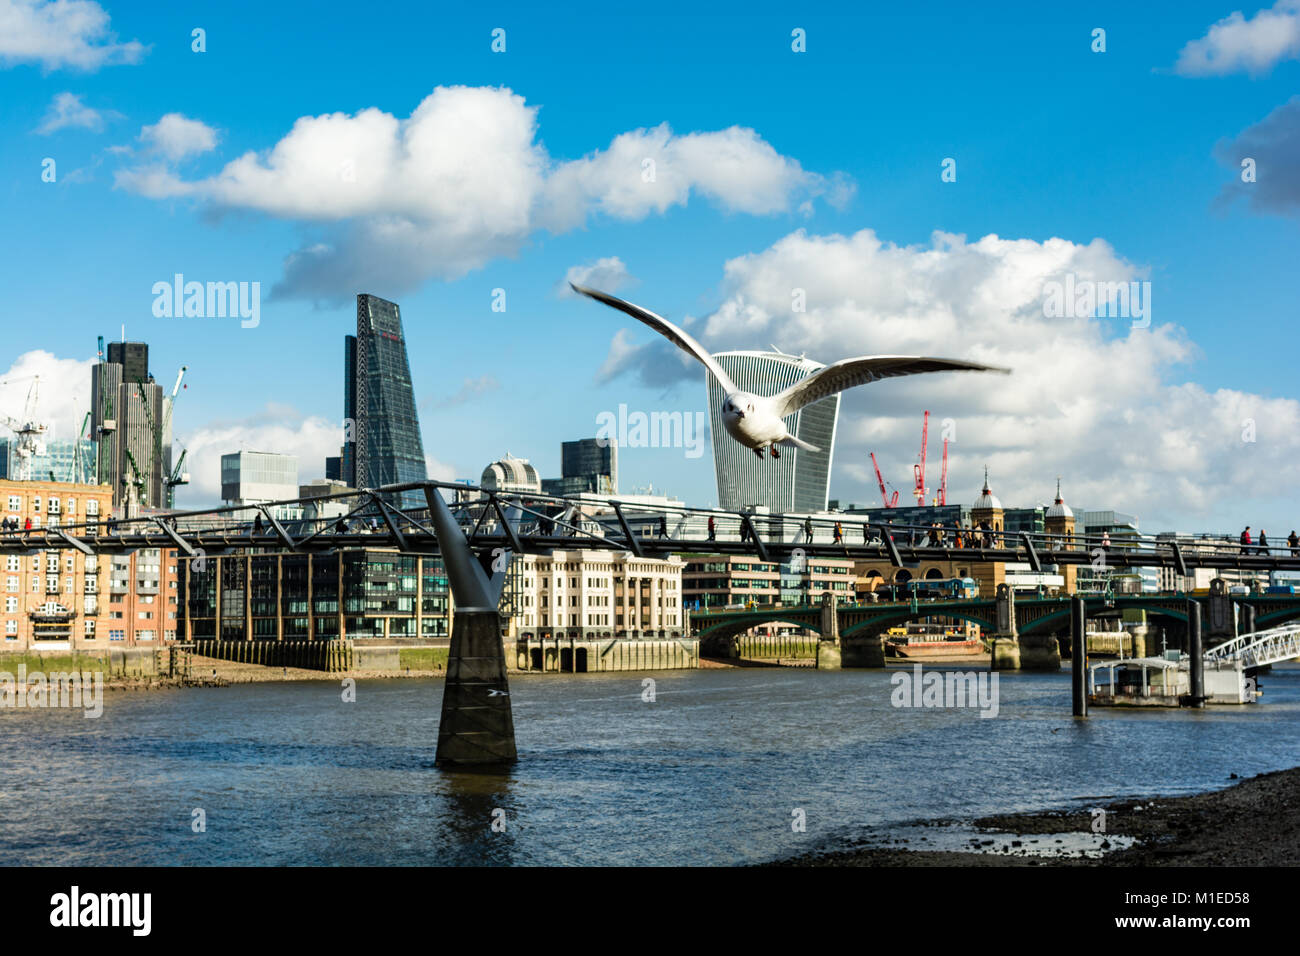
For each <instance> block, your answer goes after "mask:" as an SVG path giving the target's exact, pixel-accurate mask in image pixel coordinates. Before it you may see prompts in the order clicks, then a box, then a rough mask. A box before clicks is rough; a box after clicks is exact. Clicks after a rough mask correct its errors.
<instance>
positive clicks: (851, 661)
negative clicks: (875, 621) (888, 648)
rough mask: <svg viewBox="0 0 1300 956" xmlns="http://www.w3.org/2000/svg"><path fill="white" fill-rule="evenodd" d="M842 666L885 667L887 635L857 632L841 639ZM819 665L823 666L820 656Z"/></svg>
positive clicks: (840, 654)
mask: <svg viewBox="0 0 1300 956" xmlns="http://www.w3.org/2000/svg"><path fill="white" fill-rule="evenodd" d="M839 659H840V664H839V666H840V667H884V666H885V635H883V634H855V635H853V636H852V637H842V638H840V641H839ZM817 666H818V667H821V666H822V665H821V658H820V656H819V657H818V661H817Z"/></svg>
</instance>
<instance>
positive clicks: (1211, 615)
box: [1202, 578, 1237, 648]
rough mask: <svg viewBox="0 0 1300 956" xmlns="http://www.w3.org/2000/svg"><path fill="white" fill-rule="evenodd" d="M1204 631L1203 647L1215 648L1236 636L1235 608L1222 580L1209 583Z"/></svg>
mask: <svg viewBox="0 0 1300 956" xmlns="http://www.w3.org/2000/svg"><path fill="white" fill-rule="evenodd" d="M1205 603H1206V607H1205V615H1204V621H1203V623H1204V629H1203V631H1202V634H1203V637H1204V641H1205V646H1206V647H1207V648H1209V647H1215V646H1217V645H1219V644H1222V643H1224V642H1225V641H1230V640H1232V639H1233V638H1234V637H1236V636H1237V608H1236V605H1235V604H1234V603H1233V600H1232V595H1230V594H1229V593H1228V584H1227V582H1226V581H1224V580H1223V578H1215V579H1214V580H1213V581H1211V582H1210V596H1209V597H1208V598H1207V599H1206V602H1205Z"/></svg>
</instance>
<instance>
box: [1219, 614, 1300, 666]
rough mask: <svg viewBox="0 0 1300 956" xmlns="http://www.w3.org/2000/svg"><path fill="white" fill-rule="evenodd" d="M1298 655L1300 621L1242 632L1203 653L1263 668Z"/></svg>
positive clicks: (1223, 659) (1299, 650) (1299, 654)
mask: <svg viewBox="0 0 1300 956" xmlns="http://www.w3.org/2000/svg"><path fill="white" fill-rule="evenodd" d="M1294 657H1300V623H1297V624H1283V625H1282V626H1281V627H1273V628H1269V629H1268V630H1266V631H1256V632H1254V633H1251V634H1242V635H1241V636H1240V637H1236V638H1233V639H1232V640H1230V641H1226V642H1225V643H1223V644H1220V645H1219V646H1218V647H1213V648H1211V649H1210V650H1208V651H1206V652H1205V659H1206V660H1207V661H1228V660H1239V661H1241V663H1242V666H1243V667H1264V666H1265V665H1267V664H1277V663H1279V662H1281V661H1289V660H1291V659H1292V658H1294Z"/></svg>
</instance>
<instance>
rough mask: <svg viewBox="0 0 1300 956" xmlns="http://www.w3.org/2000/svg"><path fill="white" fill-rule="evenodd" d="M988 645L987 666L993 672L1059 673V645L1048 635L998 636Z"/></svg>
mask: <svg viewBox="0 0 1300 956" xmlns="http://www.w3.org/2000/svg"><path fill="white" fill-rule="evenodd" d="M990 643H991V644H992V645H993V653H992V654H991V656H990V659H989V666H990V667H991V668H992V669H993V670H995V671H1059V670H1060V669H1061V644H1060V642H1059V641H1057V639H1056V638H1055V637H1052V636H1051V635H1050V634H1029V635H1026V634H1021V635H1019V636H1018V637H1009V636H1007V635H999V636H997V637H994V638H993V639H992V640H991V641H990Z"/></svg>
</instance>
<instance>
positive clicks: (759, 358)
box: [708, 352, 840, 514]
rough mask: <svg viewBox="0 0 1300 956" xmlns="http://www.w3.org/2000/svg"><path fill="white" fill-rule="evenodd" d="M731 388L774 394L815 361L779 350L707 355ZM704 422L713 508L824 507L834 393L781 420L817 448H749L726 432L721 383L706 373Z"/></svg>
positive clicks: (835, 401) (837, 405)
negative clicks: (758, 452) (709, 440)
mask: <svg viewBox="0 0 1300 956" xmlns="http://www.w3.org/2000/svg"><path fill="white" fill-rule="evenodd" d="M713 357H714V358H715V359H717V362H718V364H719V365H721V366H722V369H723V371H725V372H726V373H727V374H728V375H730V376H731V379H732V381H734V382H735V383H736V387H737V388H741V389H743V390H745V391H747V392H754V393H755V394H758V395H775V394H776V393H777V392H779V391H781V390H782V389H784V388H788V387H790V386H791V385H793V384H794V383H795V382H797V381H799V380H800V379H803V378H807V377H808V376H809V375H811V374H812V373H813V372H815V371H817V370H818V369H821V368H825V366H824V365H822V364H821V363H819V362H814V361H812V360H811V359H806V358H803V357H802V356H795V355H785V354H784V353H782V352H719V353H718V354H716V355H714V356H713ZM708 394H709V422H710V429H711V434H712V436H713V469H714V477H715V478H716V479H717V483H718V507H719V508H725V509H727V510H729V511H739V510H740V509H741V508H744V507H747V506H749V505H760V506H763V507H766V508H767V509H768V510H769V511H771V512H772V513H773V514H784V513H785V512H790V511H824V510H826V501H827V493H828V490H829V487H830V475H831V452H832V449H833V446H834V444H835V423H836V420H837V419H838V417H839V412H840V396H839V395H838V394H836V395H832V396H831V397H830V398H824V399H822V400H821V401H820V402H814V403H813V404H811V405H805V406H804V407H803V408H801V409H799V411H797V412H795V413H794V414H793V415H789V416H787V417H786V419H785V424H786V427H787V428H788V429H789V430H790V433H791V434H792V435H795V436H796V437H798V438H800V439H802V440H803V441H806V442H808V443H809V444H812V445H816V446H817V447H818V448H820V449H821V451H817V452H811V451H804V450H803V449H802V448H800V449H795V448H780V449H778V450H779V451H780V453H781V457H780V458H772V457H770V455H768V454H767V453H766V452H765V453H764V456H763V459H762V460H761V461H760V460H759V459H758V458H757V457H755V455H754V453H753V452H752V451H750V450H749V449H748V448H746V447H745V446H744V445H742V444H740V443H739V442H738V441H735V440H734V439H733V438H732V437H731V436H730V435H729V434H727V430H726V427H725V426H724V425H723V424H722V401H723V399H724V398H726V396H725V395H724V394H723V392H722V386H720V385H719V384H718V383H717V381H716V380H715V379H714V378H713V377H712V376H709V379H708Z"/></svg>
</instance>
